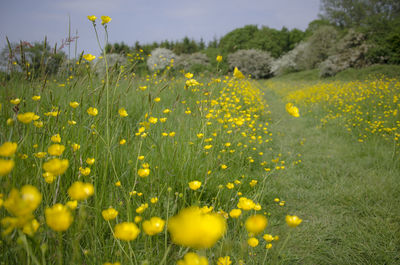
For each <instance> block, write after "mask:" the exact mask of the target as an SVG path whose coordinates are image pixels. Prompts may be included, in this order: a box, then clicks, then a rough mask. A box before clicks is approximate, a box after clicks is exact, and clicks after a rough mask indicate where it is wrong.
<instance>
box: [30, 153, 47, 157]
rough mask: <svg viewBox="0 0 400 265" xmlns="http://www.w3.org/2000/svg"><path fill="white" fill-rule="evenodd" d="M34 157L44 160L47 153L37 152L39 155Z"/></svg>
mask: <svg viewBox="0 0 400 265" xmlns="http://www.w3.org/2000/svg"><path fill="white" fill-rule="evenodd" d="M33 155H34V156H35V157H37V158H43V157H45V156H46V155H47V153H46V152H37V153H34V154H33Z"/></svg>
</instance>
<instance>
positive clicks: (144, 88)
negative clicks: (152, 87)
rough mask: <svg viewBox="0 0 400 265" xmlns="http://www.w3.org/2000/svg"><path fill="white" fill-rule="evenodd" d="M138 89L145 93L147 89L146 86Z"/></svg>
mask: <svg viewBox="0 0 400 265" xmlns="http://www.w3.org/2000/svg"><path fill="white" fill-rule="evenodd" d="M139 89H140V90H142V91H145V90H146V89H147V86H140V87H139Z"/></svg>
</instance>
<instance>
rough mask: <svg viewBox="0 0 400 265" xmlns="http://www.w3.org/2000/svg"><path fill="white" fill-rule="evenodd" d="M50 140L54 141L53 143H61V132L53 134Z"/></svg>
mask: <svg viewBox="0 0 400 265" xmlns="http://www.w3.org/2000/svg"><path fill="white" fill-rule="evenodd" d="M50 140H51V141H52V142H53V143H61V136H60V134H58V133H57V134H55V135H53V136H52V137H51V138H50Z"/></svg>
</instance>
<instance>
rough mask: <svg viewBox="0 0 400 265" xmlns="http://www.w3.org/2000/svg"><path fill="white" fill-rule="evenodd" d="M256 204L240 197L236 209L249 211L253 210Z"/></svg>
mask: <svg viewBox="0 0 400 265" xmlns="http://www.w3.org/2000/svg"><path fill="white" fill-rule="evenodd" d="M255 205H256V204H255V203H254V202H253V201H252V200H251V199H247V198H246V197H240V198H239V202H238V204H237V207H238V208H239V209H243V210H245V211H249V210H252V209H254V206H255Z"/></svg>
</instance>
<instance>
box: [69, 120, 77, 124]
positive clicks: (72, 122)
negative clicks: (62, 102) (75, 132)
mask: <svg viewBox="0 0 400 265" xmlns="http://www.w3.org/2000/svg"><path fill="white" fill-rule="evenodd" d="M68 124H69V125H75V124H76V121H73V120H69V121H68Z"/></svg>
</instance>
